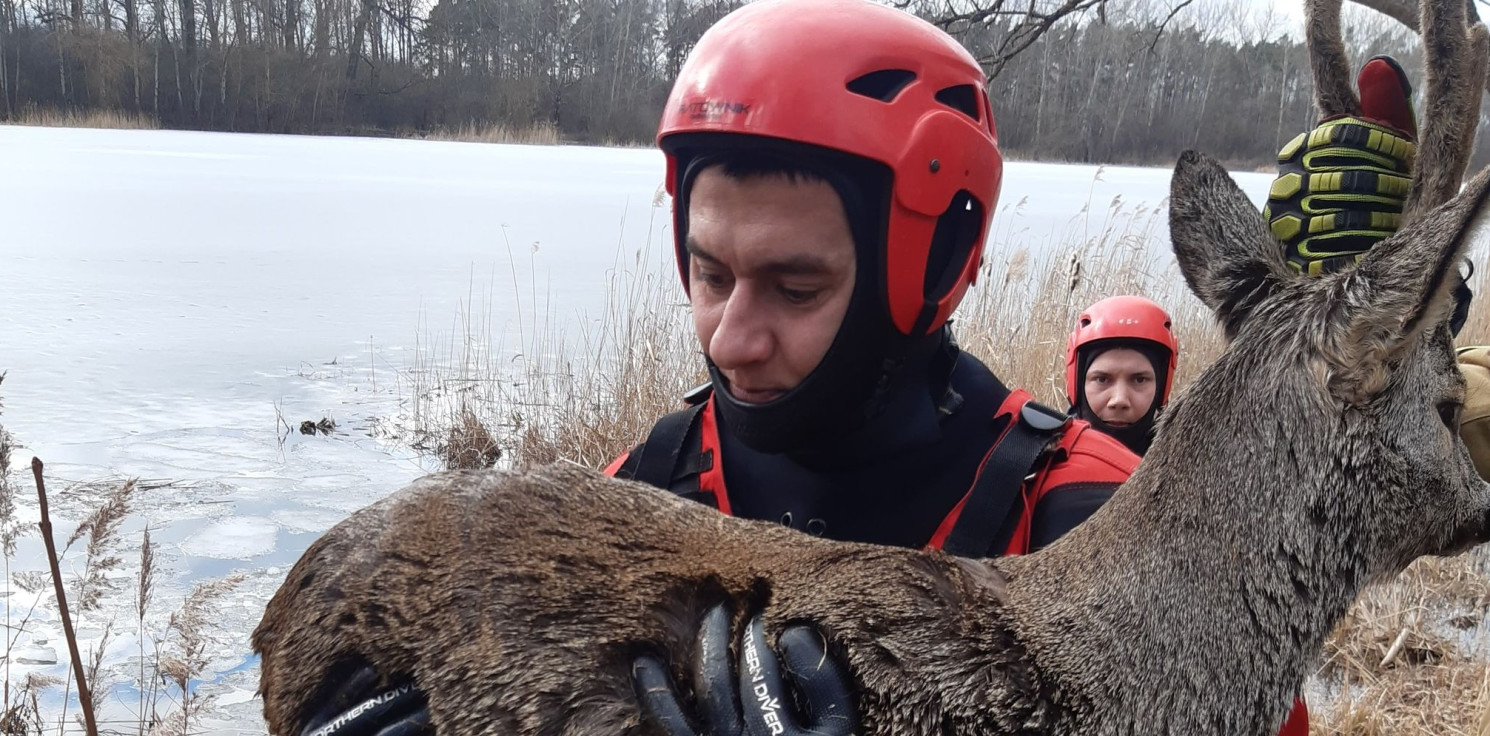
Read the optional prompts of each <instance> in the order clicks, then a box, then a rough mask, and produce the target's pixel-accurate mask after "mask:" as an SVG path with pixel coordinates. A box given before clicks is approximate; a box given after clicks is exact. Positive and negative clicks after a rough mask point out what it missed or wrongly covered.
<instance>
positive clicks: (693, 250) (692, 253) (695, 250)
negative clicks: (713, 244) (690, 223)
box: [683, 235, 719, 264]
mask: <svg viewBox="0 0 1490 736" xmlns="http://www.w3.org/2000/svg"><path fill="white" fill-rule="evenodd" d="M683 249H684V250H686V251H688V255H689V257H691V258H697V259H699V260H700V261H703V262H705V263H713V264H718V263H719V259H718V258H715V257H714V256H713V255H712V254H710V253H709V251H706V250H704V248H703V246H701V245H699V244H698V241H697V240H694V239H693V236H692V235H689V236H688V238H687V239H686V240H684V241H683Z"/></svg>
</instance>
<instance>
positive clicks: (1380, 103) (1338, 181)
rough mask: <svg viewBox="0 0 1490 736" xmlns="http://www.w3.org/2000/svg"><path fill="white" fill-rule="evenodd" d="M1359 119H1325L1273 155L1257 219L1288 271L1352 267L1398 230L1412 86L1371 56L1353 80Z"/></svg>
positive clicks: (1406, 180)
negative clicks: (1273, 173) (1274, 169)
mask: <svg viewBox="0 0 1490 736" xmlns="http://www.w3.org/2000/svg"><path fill="white" fill-rule="evenodd" d="M1356 86H1357V87H1358V88H1359V90H1360V97H1361V110H1362V114H1361V116H1360V117H1354V116H1347V117H1337V118H1327V119H1325V120H1323V121H1321V122H1320V124H1319V127H1317V128H1315V129H1313V130H1311V131H1309V132H1307V133H1302V134H1300V135H1299V136H1298V137H1296V138H1294V139H1293V140H1291V141H1289V142H1288V143H1287V144H1286V145H1284V146H1283V149H1282V150H1280V151H1279V152H1278V178H1277V179H1274V180H1273V185H1272V188H1271V189H1270V190H1269V192H1268V203H1267V206H1265V207H1264V208H1263V211H1262V214H1263V217H1265V218H1267V220H1268V224H1269V225H1270V226H1271V227H1272V230H1273V235H1274V237H1276V238H1278V240H1280V241H1281V242H1282V243H1283V253H1284V257H1285V259H1286V260H1287V262H1288V265H1289V267H1291V268H1293V269H1294V270H1296V271H1299V272H1302V273H1306V274H1309V275H1311V276H1317V275H1320V274H1324V273H1332V272H1334V271H1338V270H1340V269H1342V268H1346V267H1348V266H1352V265H1354V264H1355V263H1356V262H1357V261H1358V260H1359V259H1360V257H1361V256H1362V255H1363V254H1365V252H1366V251H1367V250H1369V249H1370V248H1371V246H1372V245H1375V244H1376V243H1377V242H1378V241H1380V240H1382V239H1384V238H1386V237H1387V236H1389V235H1391V234H1392V233H1394V232H1396V230H1397V228H1398V227H1399V226H1400V225H1401V220H1402V204H1403V202H1404V201H1405V200H1406V199H1407V190H1408V188H1409V186H1410V185H1411V183H1412V164H1413V158H1414V156H1415V154H1416V152H1417V146H1416V144H1415V142H1414V139H1415V138H1416V136H1417V121H1416V119H1415V118H1414V115H1413V111H1412V85H1411V84H1410V83H1409V82H1408V81H1407V75H1406V74H1405V73H1403V71H1402V67H1401V66H1399V65H1398V64H1397V62H1396V61H1395V60H1393V59H1392V58H1391V57H1387V56H1377V57H1374V58H1372V59H1371V60H1370V61H1368V62H1366V65H1365V66H1364V67H1362V68H1361V73H1360V75H1359V76H1358V77H1357V78H1356Z"/></svg>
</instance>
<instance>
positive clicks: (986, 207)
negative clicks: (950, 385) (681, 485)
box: [657, 0, 1003, 335]
mask: <svg viewBox="0 0 1490 736" xmlns="http://www.w3.org/2000/svg"><path fill="white" fill-rule="evenodd" d="M985 83H986V78H985V77H984V75H983V70H982V68H981V67H979V65H978V62H977V61H976V60H975V59H974V58H973V57H972V55H971V54H969V53H968V52H967V50H966V49H964V48H963V47H962V46H961V45H959V44H958V43H957V41H956V40H954V39H953V38H952V37H951V36H949V35H947V34H946V33H945V32H943V31H942V30H940V29H938V28H937V27H936V26H933V25H931V24H930V23H927V22H926V21H924V20H922V19H920V18H918V17H916V16H914V15H912V14H910V13H907V12H905V11H901V10H896V9H894V8H890V7H886V6H883V5H877V4H875V3H873V2H869V0H759V1H758V2H753V3H750V4H748V5H745V6H744V7H742V8H740V9H738V10H735V11H733V12H731V13H730V14H729V15H727V16H725V17H724V18H723V19H721V20H720V21H719V22H718V23H716V24H715V25H714V26H713V27H711V28H710V29H709V30H708V31H706V32H705V33H704V35H703V37H701V38H700V39H699V41H698V44H697V45H696V46H694V48H693V51H692V52H691V53H690V54H689V55H688V59H687V61H686V62H685V63H684V64H683V68H682V69H681V70H680V71H679V73H678V80H677V82H676V83H675V84H674V85H673V89H672V94H671V95H670V96H669V97H668V100H667V106H666V107H665V108H664V109H663V113H662V123H661V125H660V126H659V128H658V132H657V144H658V146H659V147H660V148H662V150H663V151H664V153H666V155H667V191H668V193H669V194H671V195H673V197H674V200H673V201H674V203H675V206H676V202H677V197H678V192H677V191H676V188H677V186H678V178H679V176H680V172H679V170H678V169H679V160H678V159H679V157H678V155H677V151H678V149H679V148H680V147H682V146H684V145H686V143H687V141H688V140H689V134H696V133H712V134H720V133H725V134H737V135H740V136H742V138H741V139H740V142H739V143H740V145H742V146H748V145H750V143H751V141H752V138H745V137H744V136H751V137H755V138H756V139H757V140H758V139H760V138H767V139H776V140H778V141H788V142H794V143H799V144H807V145H812V146H819V147H822V148H826V149H831V150H834V151H840V152H844V153H849V154H853V155H856V156H859V157H862V158H865V159H869V160H872V161H875V162H878V163H880V164H883V165H885V166H887V167H888V168H889V169H890V171H891V172H892V174H893V177H894V180H893V195H892V196H891V198H890V200H891V201H890V212H889V218H888V220H887V223H888V224H887V227H886V230H885V241H886V243H887V244H888V245H886V246H885V247H884V264H883V273H885V274H886V279H885V291H886V293H885V294H884V302H885V304H886V305H888V309H889V313H890V318H891V320H892V322H893V323H894V326H895V327H896V329H898V330H899V331H900V332H901V333H902V334H906V335H924V334H928V333H931V332H933V331H935V330H936V329H938V328H940V327H941V326H942V325H943V324H944V323H945V322H946V321H947V318H948V317H949V316H951V314H952V310H953V309H955V308H956V307H957V304H958V302H960V301H961V300H962V297H963V295H964V294H965V293H966V292H967V288H968V286H969V285H971V284H972V283H973V282H974V280H975V279H976V278H977V275H978V267H979V265H980V263H981V261H982V252H983V245H984V242H985V240H986V238H987V234H988V223H989V220H990V218H991V216H992V213H993V209H994V205H995V204H996V203H997V201H998V193H999V185H1000V183H1001V181H1002V178H1003V157H1002V156H1001V155H1000V153H999V149H998V137H997V134H996V133H995V131H994V125H993V109H992V107H991V106H990V105H989V102H988V93H987V91H986V89H985V87H984V85H985ZM705 145H708V144H705ZM728 145H730V146H731V147H733V146H734V145H735V144H734V143H733V142H731V143H729V144H728ZM960 193H965V197H966V198H970V199H971V200H972V202H968V201H967V199H965V198H962V197H959V196H958V195H959V194H960ZM954 205H956V206H960V207H963V208H967V209H973V208H974V207H976V208H978V209H979V210H981V222H980V223H978V226H977V234H976V237H975V238H973V239H972V243H971V247H970V249H969V251H968V252H967V253H965V254H964V253H961V252H957V253H956V254H955V256H954V261H955V262H952V263H946V264H942V263H938V264H936V266H934V268H935V269H936V270H937V271H938V273H933V274H928V273H927V271H928V264H929V261H930V260H931V249H932V248H931V246H932V240H933V233H934V232H935V230H936V227H937V222H938V219H939V218H940V217H941V216H942V215H943V214H944V213H946V212H948V210H949V208H950V207H953V206H954ZM675 216H676V214H675ZM679 235H681V233H676V232H675V234H674V240H675V247H676V248H677V255H678V266H679V269H680V270H681V272H682V274H681V275H682V277H683V285H684V288H685V289H686V288H687V287H688V266H687V263H688V261H687V259H688V255H687V252H686V251H685V250H684V248H683V243H682V242H681V240H682V238H681V237H679Z"/></svg>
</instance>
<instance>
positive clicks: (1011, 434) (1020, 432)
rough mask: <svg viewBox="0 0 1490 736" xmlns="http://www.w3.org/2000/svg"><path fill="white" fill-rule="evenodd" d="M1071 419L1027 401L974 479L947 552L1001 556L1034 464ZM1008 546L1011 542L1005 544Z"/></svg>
mask: <svg viewBox="0 0 1490 736" xmlns="http://www.w3.org/2000/svg"><path fill="white" fill-rule="evenodd" d="M1069 421H1070V419H1069V417H1067V416H1066V415H1065V414H1063V413H1061V412H1058V411H1056V410H1054V409H1052V408H1050V407H1048V406H1045V405H1043V404H1040V403H1037V402H1035V401H1026V402H1025V403H1024V406H1023V407H1021V408H1020V410H1019V412H1018V413H1017V414H1016V415H1015V418H1014V424H1013V425H1012V426H1010V427H1009V431H1007V432H1005V433H1004V436H1003V439H1001V440H999V443H998V444H997V445H994V447H993V449H992V450H991V451H990V452H989V455H988V459H987V460H986V461H984V463H983V467H982V468H980V469H979V471H978V477H977V479H975V480H974V481H973V489H972V493H970V494H969V495H968V499H967V503H966V504H964V505H963V507H962V513H961V514H960V515H958V517H957V522H956V523H955V524H953V525H952V531H951V532H950V533H949V534H948V535H947V540H946V542H944V543H943V544H942V549H943V550H944V551H946V552H947V553H948V554H953V555H957V556H959V557H987V556H989V555H990V554H995V555H996V554H998V551H999V550H998V549H997V543H998V542H999V541H1000V540H999V537H1001V536H1005V535H1004V534H1003V533H1001V530H1002V529H1003V528H1004V527H1005V526H1006V525H1005V524H1004V518H1005V517H1006V516H1008V514H1009V510H1010V509H1012V508H1013V507H1014V502H1015V501H1016V500H1018V499H1019V498H1020V493H1021V491H1022V490H1023V488H1024V484H1025V482H1026V481H1028V480H1029V479H1030V475H1031V469H1032V468H1034V467H1035V461H1037V460H1039V459H1040V455H1041V454H1043V453H1044V452H1045V448H1046V447H1047V446H1049V444H1050V440H1051V439H1052V438H1054V437H1056V436H1058V435H1059V434H1060V432H1061V430H1062V429H1063V428H1064V427H1065V426H1066V424H1067V423H1068V422H1069ZM1005 544H1007V542H1005Z"/></svg>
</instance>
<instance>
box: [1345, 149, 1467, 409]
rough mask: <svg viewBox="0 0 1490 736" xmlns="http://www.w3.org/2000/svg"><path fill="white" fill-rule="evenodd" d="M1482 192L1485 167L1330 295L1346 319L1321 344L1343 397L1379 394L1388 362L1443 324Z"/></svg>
mask: <svg viewBox="0 0 1490 736" xmlns="http://www.w3.org/2000/svg"><path fill="white" fill-rule="evenodd" d="M1487 195H1490V169H1487V170H1486V171H1484V172H1481V174H1480V175H1479V176H1477V177H1475V179H1474V181H1472V182H1470V183H1469V185H1468V186H1466V187H1465V188H1464V191H1463V192H1461V193H1460V194H1459V196H1457V197H1455V198H1454V199H1451V200H1449V201H1448V202H1446V203H1444V204H1442V205H1440V206H1438V207H1437V208H1435V209H1433V210H1430V211H1428V212H1426V213H1424V214H1422V215H1419V216H1418V218H1417V219H1415V220H1414V221H1413V222H1412V224H1410V225H1408V226H1407V227H1405V228H1403V229H1401V230H1399V231H1397V233H1396V234H1395V235H1393V236H1392V237H1390V238H1387V239H1386V240H1383V241H1382V242H1380V243H1377V244H1376V245H1375V246H1374V247H1373V248H1372V249H1371V251H1370V253H1368V254H1367V255H1366V257H1365V258H1364V259H1362V260H1361V263H1360V265H1359V266H1357V267H1356V268H1355V269H1354V270H1352V271H1351V272H1349V273H1348V274H1346V275H1344V277H1343V278H1344V281H1343V282H1342V283H1341V285H1340V287H1339V289H1338V290H1331V292H1330V295H1331V298H1332V299H1338V300H1339V302H1338V303H1341V304H1344V305H1346V307H1347V308H1346V309H1345V310H1344V315H1343V316H1344V319H1343V320H1342V321H1341V322H1339V323H1337V324H1336V325H1332V326H1330V327H1327V328H1326V329H1328V330H1330V331H1331V332H1332V333H1333V334H1330V335H1328V336H1327V338H1329V339H1328V341H1327V343H1326V344H1327V345H1331V346H1333V347H1332V349H1330V350H1328V351H1327V352H1328V354H1329V357H1330V358H1331V362H1333V363H1335V365H1334V366H1333V373H1334V375H1333V376H1332V379H1331V387H1332V389H1333V390H1335V391H1336V393H1337V394H1338V395H1340V396H1341V397H1342V398H1344V399H1346V400H1350V401H1361V400H1364V399H1366V398H1369V397H1370V396H1372V395H1374V394H1375V393H1377V392H1378V391H1380V390H1381V389H1382V388H1384V387H1385V380H1386V375H1387V370H1386V368H1387V366H1388V364H1389V363H1391V362H1392V361H1394V360H1395V359H1397V358H1398V357H1399V356H1400V354H1401V353H1402V351H1403V350H1405V349H1407V348H1408V347H1409V346H1411V345H1413V344H1414V341H1415V340H1416V338H1417V337H1418V336H1419V335H1420V334H1422V333H1423V332H1424V331H1426V330H1432V329H1435V328H1437V327H1438V326H1439V325H1442V324H1444V323H1445V322H1447V321H1448V319H1449V317H1450V315H1452V314H1453V310H1454V290H1455V289H1456V288H1457V287H1458V285H1459V282H1460V281H1461V276H1460V274H1459V264H1460V262H1461V261H1462V260H1463V258H1464V253H1465V251H1467V250H1468V249H1469V246H1470V242H1471V240H1472V238H1471V237H1470V236H1471V235H1472V234H1473V233H1474V231H1475V230H1476V229H1477V228H1478V227H1479V226H1480V225H1481V224H1483V221H1484V219H1485V217H1486V216H1487V215H1490V213H1487V212H1486V209H1485V203H1486V199H1487Z"/></svg>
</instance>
